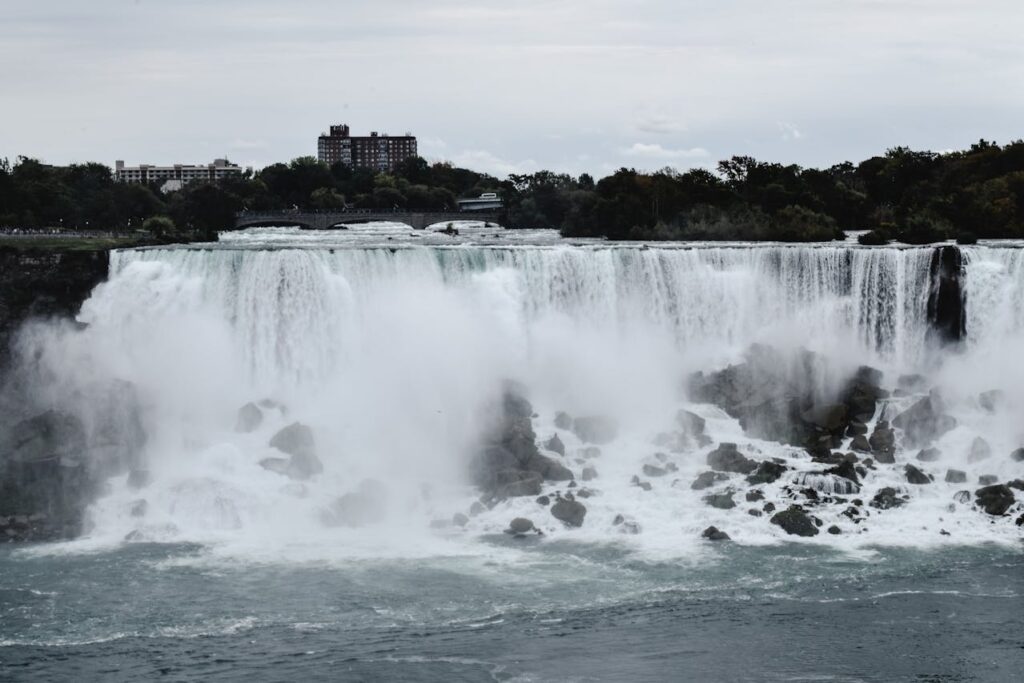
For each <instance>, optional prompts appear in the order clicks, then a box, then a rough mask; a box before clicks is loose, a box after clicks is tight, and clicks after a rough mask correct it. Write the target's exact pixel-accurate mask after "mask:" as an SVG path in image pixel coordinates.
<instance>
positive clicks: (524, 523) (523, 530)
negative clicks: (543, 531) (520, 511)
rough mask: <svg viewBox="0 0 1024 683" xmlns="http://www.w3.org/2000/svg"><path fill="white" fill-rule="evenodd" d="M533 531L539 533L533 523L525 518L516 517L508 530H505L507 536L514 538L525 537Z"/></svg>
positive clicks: (509, 524)
mask: <svg viewBox="0 0 1024 683" xmlns="http://www.w3.org/2000/svg"><path fill="white" fill-rule="evenodd" d="M531 531H534V532H538V533H539V531H538V529H537V527H535V526H534V525H533V522H532V521H531V520H529V519H527V518H525V517H516V518H515V519H513V520H512V521H511V522H509V523H508V528H507V529H505V533H506V534H511V535H513V536H525V535H526V534H528V533H530V532H531Z"/></svg>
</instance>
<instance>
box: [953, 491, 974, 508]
mask: <svg viewBox="0 0 1024 683" xmlns="http://www.w3.org/2000/svg"><path fill="white" fill-rule="evenodd" d="M953 500H955V501H956V502H958V503H960V504H961V505H967V504H969V503H970V502H971V492H970V491H957V492H956V493H954V494H953Z"/></svg>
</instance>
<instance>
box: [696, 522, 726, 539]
mask: <svg viewBox="0 0 1024 683" xmlns="http://www.w3.org/2000/svg"><path fill="white" fill-rule="evenodd" d="M700 536H701V538H705V539H707V540H709V541H729V540H731V539H730V538H729V534H727V533H725V532H724V531H719V530H718V528H717V527H713V526H709V527H708V528H707V529H705V530H704V531H703V532H701V535H700Z"/></svg>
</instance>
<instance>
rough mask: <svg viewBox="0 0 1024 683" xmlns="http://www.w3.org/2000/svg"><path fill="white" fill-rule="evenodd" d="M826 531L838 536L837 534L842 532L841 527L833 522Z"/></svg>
mask: <svg viewBox="0 0 1024 683" xmlns="http://www.w3.org/2000/svg"><path fill="white" fill-rule="evenodd" d="M828 532H829V533H830V534H832V535H833V536H838V535H839V534H841V533H843V531H842V529H840V528H839V527H837V526H836V525H835V524H833V525H832V526H830V527H829V528H828Z"/></svg>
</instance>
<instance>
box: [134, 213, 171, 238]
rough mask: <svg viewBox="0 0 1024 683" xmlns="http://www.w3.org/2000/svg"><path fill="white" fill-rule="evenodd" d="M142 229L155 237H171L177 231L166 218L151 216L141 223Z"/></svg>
mask: <svg viewBox="0 0 1024 683" xmlns="http://www.w3.org/2000/svg"><path fill="white" fill-rule="evenodd" d="M142 229H143V230H145V231H147V232H151V233H153V234H154V235H156V236H157V237H166V236H167V235H173V234H174V233H176V232H177V231H178V229H177V227H176V226H175V225H174V221H172V220H171V219H170V218H168V217H167V216H152V217H150V218H147V219H146V220H145V221H143V222H142Z"/></svg>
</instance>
